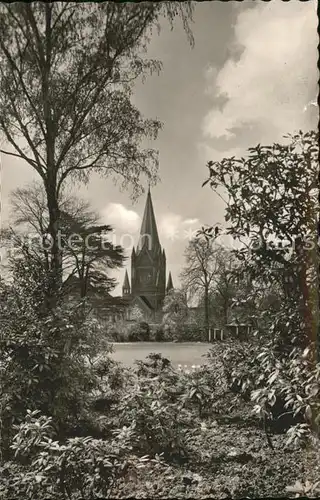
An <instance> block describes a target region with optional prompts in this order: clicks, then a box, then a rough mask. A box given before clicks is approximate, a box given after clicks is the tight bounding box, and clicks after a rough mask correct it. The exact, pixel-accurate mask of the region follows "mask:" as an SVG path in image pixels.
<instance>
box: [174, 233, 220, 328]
mask: <svg viewBox="0 0 320 500" xmlns="http://www.w3.org/2000/svg"><path fill="white" fill-rule="evenodd" d="M184 256H185V261H186V264H185V267H184V268H183V270H182V272H181V275H180V277H181V281H182V283H183V286H184V288H185V289H186V290H188V292H189V293H191V294H195V295H197V296H198V297H199V298H200V297H203V301H204V316H205V318H204V322H205V328H206V330H207V331H208V330H209V323H210V321H209V315H210V314H209V308H210V305H209V295H210V289H211V288H212V286H213V282H214V279H215V275H216V272H217V269H218V261H217V258H216V252H215V248H214V239H209V238H206V237H205V236H198V237H196V238H194V239H193V240H191V241H190V242H189V244H188V246H187V248H186V250H185V254H184Z"/></svg>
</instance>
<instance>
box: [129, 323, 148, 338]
mask: <svg viewBox="0 0 320 500" xmlns="http://www.w3.org/2000/svg"><path fill="white" fill-rule="evenodd" d="M128 340H129V342H147V341H148V340H150V326H149V324H148V323H146V322H144V321H143V322H141V323H134V324H132V325H131V326H130V333H129V336H128Z"/></svg>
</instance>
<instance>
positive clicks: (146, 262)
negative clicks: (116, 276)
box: [122, 188, 173, 323]
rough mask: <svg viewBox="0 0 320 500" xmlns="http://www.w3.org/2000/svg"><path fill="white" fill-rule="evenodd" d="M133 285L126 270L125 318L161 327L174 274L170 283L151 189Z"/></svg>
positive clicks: (134, 257)
mask: <svg viewBox="0 0 320 500" xmlns="http://www.w3.org/2000/svg"><path fill="white" fill-rule="evenodd" d="M130 274H131V283H130V280H129V275H128V271H127V270H126V273H125V277H124V282H123V287H122V299H123V302H124V303H125V304H126V307H125V318H126V320H128V321H132V320H135V319H136V317H135V316H136V315H137V311H138V313H139V316H140V318H141V319H142V321H146V322H149V323H160V322H161V319H162V306H163V301H164V298H165V296H166V293H168V292H169V291H170V290H171V289H172V288H173V283H172V277H171V273H170V272H169V276H168V280H167V282H166V254H165V251H164V249H163V248H162V247H161V244H160V240H159V235H158V229H157V224H156V218H155V215H154V210H153V204H152V199H151V193H150V188H149V189H148V194H147V200H146V205H145V209H144V214H143V219H142V224H141V229H140V236H139V241H138V245H137V247H136V248H134V247H133V249H132V253H131V273H130Z"/></svg>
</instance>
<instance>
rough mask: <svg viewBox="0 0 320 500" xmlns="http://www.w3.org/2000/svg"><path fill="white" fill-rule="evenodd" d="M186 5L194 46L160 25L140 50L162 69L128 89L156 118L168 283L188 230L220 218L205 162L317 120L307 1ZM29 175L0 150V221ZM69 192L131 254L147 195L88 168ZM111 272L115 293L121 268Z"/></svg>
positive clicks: (159, 213)
mask: <svg viewBox="0 0 320 500" xmlns="http://www.w3.org/2000/svg"><path fill="white" fill-rule="evenodd" d="M194 5H195V12H194V22H193V23H192V31H193V34H194V38H195V46H194V48H192V47H190V45H189V43H188V40H187V36H186V34H185V32H184V30H183V27H182V25H181V23H180V22H179V21H177V22H176V24H175V25H174V29H173V30H172V31H171V30H170V27H169V26H168V25H167V24H166V23H162V26H161V32H160V35H158V34H157V33H156V32H155V33H154V35H153V36H152V39H151V42H150V45H149V50H148V55H149V56H150V57H151V58H156V59H159V60H161V61H162V63H163V69H162V71H161V73H160V75H156V74H155V75H152V76H151V77H149V78H148V79H147V80H146V81H145V83H141V82H138V83H137V85H136V87H135V90H134V96H133V99H134V102H135V104H136V105H137V107H138V108H139V109H140V110H141V112H142V113H143V114H144V115H145V116H146V117H150V118H157V119H159V120H160V121H161V122H162V123H163V130H162V131H161V132H160V134H159V137H158V139H157V140H156V141H155V143H154V144H153V147H155V148H156V149H157V150H158V151H159V161H160V171H159V174H160V177H161V182H159V184H158V185H157V186H155V187H154V188H152V190H151V193H152V198H153V205H154V210H155V214H156V220H157V224H158V230H159V235H160V242H161V244H162V246H163V247H164V248H165V251H166V255H167V270H168V271H169V270H171V272H172V276H173V282H174V285H175V286H178V285H179V273H180V271H181V269H182V267H183V264H184V258H183V252H184V249H185V247H186V245H187V243H188V240H189V238H190V236H192V235H193V234H194V232H195V231H196V230H197V229H198V228H200V227H201V226H202V225H206V224H210V225H211V224H215V223H217V222H219V223H222V224H223V220H224V210H225V206H224V203H223V201H222V200H221V199H220V198H219V197H218V196H217V195H216V194H215V193H213V192H212V191H211V190H210V188H209V187H207V186H206V187H204V188H202V187H201V185H202V183H203V181H204V180H205V178H206V175H207V168H206V163H207V161H208V160H220V159H222V158H223V157H227V156H233V155H236V156H237V155H243V154H245V151H246V150H247V148H249V147H252V146H254V145H256V144H258V143H260V144H269V143H272V142H275V141H278V142H281V140H282V138H283V136H284V135H285V134H287V133H290V132H294V131H297V130H310V129H314V128H316V127H317V123H318V108H317V105H316V101H317V95H318V87H317V82H318V78H319V76H318V69H317V44H318V37H317V15H316V2H315V1H309V2H300V1H298V0H290V2H282V1H281V0H273V1H272V2H262V1H250V2H249V1H244V2H218V1H212V2H198V3H195V4H194ZM36 178H37V177H36V175H35V174H34V172H33V171H32V169H31V167H29V166H28V165H27V164H25V163H24V162H23V161H22V160H21V161H20V160H18V159H14V158H12V157H8V156H5V155H3V156H2V158H1V200H2V211H1V213H2V215H1V219H2V224H6V223H7V222H8V221H10V211H9V196H10V191H11V190H12V189H15V188H16V187H21V186H23V185H25V184H26V183H28V182H30V181H31V180H33V179H36ZM146 187H147V186H146ZM77 193H78V194H79V195H81V196H82V197H83V198H85V199H87V200H88V201H89V202H90V204H91V206H92V208H93V209H95V210H96V211H98V212H99V213H100V215H101V220H102V221H103V222H105V223H108V224H112V225H113V226H114V228H115V233H114V238H115V241H116V242H117V243H123V246H124V247H125V248H126V250H127V254H128V255H129V254H130V251H131V246H132V240H134V241H135V242H136V241H137V238H138V234H139V228H140V223H141V219H142V215H143V209H144V204H145V198H146V195H142V196H141V197H140V198H139V199H138V201H137V202H136V203H135V204H133V203H132V201H131V199H130V193H128V192H120V191H119V188H118V187H117V186H115V185H114V184H113V182H112V180H110V179H101V178H100V177H97V176H96V175H93V176H92V177H91V180H90V182H89V184H88V185H87V186H85V187H81V188H80V189H78V190H77ZM124 235H127V236H124ZM121 238H122V239H121ZM116 276H117V278H118V279H119V286H117V288H116V290H115V293H116V294H118V293H121V286H122V281H123V276H124V269H123V270H121V271H120V272H119V273H117V274H116Z"/></svg>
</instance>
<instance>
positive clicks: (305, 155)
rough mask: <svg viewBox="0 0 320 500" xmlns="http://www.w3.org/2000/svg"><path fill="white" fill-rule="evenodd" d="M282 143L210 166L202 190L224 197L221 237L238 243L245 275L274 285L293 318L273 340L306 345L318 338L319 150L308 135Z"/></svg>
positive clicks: (313, 137) (312, 134) (314, 136)
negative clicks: (206, 187)
mask: <svg viewBox="0 0 320 500" xmlns="http://www.w3.org/2000/svg"><path fill="white" fill-rule="evenodd" d="M287 139H288V140H287V143H286V144H273V145H272V146H261V145H260V144H259V145H258V146H256V147H254V148H249V154H248V156H247V157H245V158H240V159H236V158H234V157H232V158H225V159H223V160H222V161H221V162H212V161H210V162H209V163H208V169H209V178H208V179H207V180H206V181H205V183H204V184H207V183H209V184H210V186H211V188H212V189H214V190H217V189H218V188H222V189H223V190H224V191H225V192H226V193H227V196H228V200H227V206H226V216H225V218H226V221H227V222H230V226H229V227H228V228H227V233H228V234H231V235H232V236H233V237H234V238H236V239H238V240H240V241H242V243H243V247H242V248H241V249H240V250H239V251H237V252H236V253H237V256H238V258H239V259H240V260H241V261H242V262H243V263H244V265H245V267H246V272H247V273H248V274H249V275H250V276H251V278H252V279H258V280H259V281H260V282H261V281H263V282H264V283H265V284H267V285H269V284H271V283H274V282H275V283H277V284H279V286H280V287H281V288H282V300H283V302H285V304H286V306H285V307H286V309H287V310H286V313H285V314H287V315H288V312H289V310H290V311H291V312H294V311H296V312H297V314H295V315H293V316H292V317H291V314H290V315H289V317H290V320H289V321H287V322H288V325H287V327H286V328H285V329H284V331H282V332H281V331H279V329H278V333H279V334H280V335H281V334H282V335H285V336H286V337H287V339H286V341H287V342H288V339H290V337H291V339H292V341H294V342H295V343H300V344H303V343H304V345H306V341H307V339H313V340H315V339H316V336H317V324H316V323H317V320H316V317H317V315H316V308H317V294H318V288H319V285H318V283H319V281H318V264H317V260H318V259H317V248H318V247H317V230H316V228H317V215H316V214H317V208H316V207H317V172H318V157H319V142H318V134H317V133H316V132H314V131H310V132H307V133H303V132H299V133H298V134H295V135H293V136H288V137H287ZM249 186H250V187H249ZM211 232H212V230H211ZM297 316H299V319H298V318H297ZM291 319H292V321H291ZM297 319H298V321H297ZM288 330H289V331H288ZM286 331H287V332H286Z"/></svg>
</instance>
